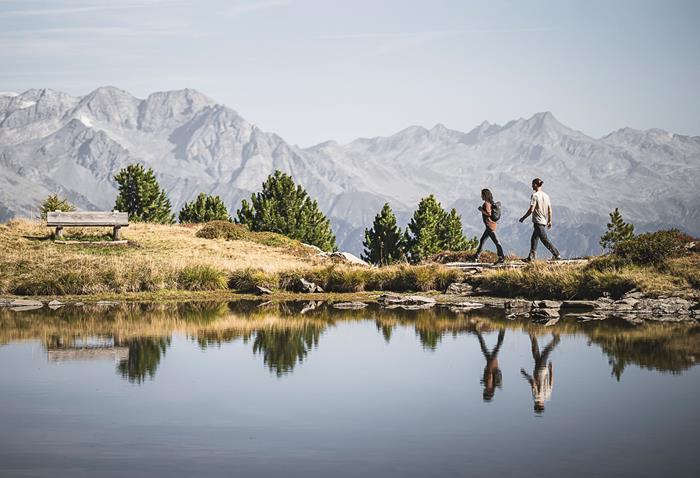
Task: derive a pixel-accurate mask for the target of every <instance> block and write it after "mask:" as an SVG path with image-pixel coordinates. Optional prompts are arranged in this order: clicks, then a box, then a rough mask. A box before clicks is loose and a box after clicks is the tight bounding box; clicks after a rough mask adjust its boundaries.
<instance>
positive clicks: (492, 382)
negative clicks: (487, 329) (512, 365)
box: [476, 329, 506, 402]
mask: <svg viewBox="0 0 700 478" xmlns="http://www.w3.org/2000/svg"><path fill="white" fill-rule="evenodd" d="M505 335H506V331H505V329H501V330H500V331H499V332H498V341H497V342H496V346H495V347H494V348H493V350H492V351H491V352H489V350H488V349H487V348H486V342H484V338H483V337H482V336H481V332H477V333H476V336H477V337H478V338H479V345H481V353H483V354H484V358H485V359H486V366H485V367H484V377H483V378H482V379H481V383H482V385H483V386H484V401H485V402H490V401H491V400H492V399H493V395H494V394H495V392H496V387H499V388H500V387H501V384H502V383H503V374H501V369H500V368H499V367H498V350H499V349H500V348H501V345H502V344H503V337H505Z"/></svg>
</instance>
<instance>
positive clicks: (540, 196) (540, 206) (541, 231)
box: [520, 178, 561, 262]
mask: <svg viewBox="0 0 700 478" xmlns="http://www.w3.org/2000/svg"><path fill="white" fill-rule="evenodd" d="M542 184H544V182H543V181H542V180H541V179H540V178H535V179H533V180H532V190H533V191H534V192H533V193H532V197H531V198H530V208H529V209H528V210H527V212H526V213H525V215H524V216H523V217H521V218H520V222H523V221H524V220H525V219H527V217H528V216H529V215H530V214H532V225H533V230H532V237H531V238H530V254H529V255H528V256H527V259H525V262H532V261H534V260H535V256H536V255H537V240H538V239H539V240H540V241H542V244H544V247H546V248H547V249H549V252H551V253H552V259H554V260H559V259H561V256H560V255H559V251H558V250H557V248H556V247H554V244H552V243H551V242H549V238H548V237H547V229H551V228H552V203H551V202H550V201H549V196H548V195H547V193H546V192H544V191H542Z"/></svg>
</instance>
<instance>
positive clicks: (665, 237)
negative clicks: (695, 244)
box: [613, 229, 693, 265]
mask: <svg viewBox="0 0 700 478" xmlns="http://www.w3.org/2000/svg"><path fill="white" fill-rule="evenodd" d="M692 241H693V238H692V237H690V236H688V235H687V234H684V233H682V232H681V231H679V230H678V229H670V230H668V231H656V232H648V233H645V234H640V235H639V236H635V237H633V238H632V239H629V240H626V241H622V242H619V243H617V245H616V246H615V249H614V250H613V252H614V254H615V255H616V256H618V257H620V258H622V259H626V260H628V261H630V262H631V263H633V264H637V265H660V264H662V263H663V262H664V261H665V260H666V259H668V258H670V257H677V256H679V255H682V254H683V253H685V252H686V249H685V246H686V245H687V244H688V243H690V242H692Z"/></svg>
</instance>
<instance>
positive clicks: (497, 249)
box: [489, 230, 505, 259]
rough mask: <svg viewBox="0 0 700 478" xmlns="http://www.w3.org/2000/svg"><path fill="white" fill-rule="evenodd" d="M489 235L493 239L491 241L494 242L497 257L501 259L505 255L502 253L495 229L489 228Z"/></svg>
mask: <svg viewBox="0 0 700 478" xmlns="http://www.w3.org/2000/svg"><path fill="white" fill-rule="evenodd" d="M489 236H491V240H492V241H493V243H494V244H496V252H498V258H499V259H503V258H504V257H505V256H504V255H503V248H502V247H501V243H500V242H499V241H498V236H497V235H496V231H491V230H489Z"/></svg>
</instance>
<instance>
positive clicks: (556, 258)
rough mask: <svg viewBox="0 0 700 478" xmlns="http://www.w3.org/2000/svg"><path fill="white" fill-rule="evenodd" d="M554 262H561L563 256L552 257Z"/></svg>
mask: <svg viewBox="0 0 700 478" xmlns="http://www.w3.org/2000/svg"><path fill="white" fill-rule="evenodd" d="M552 260H553V261H560V260H561V255H559V254H557V255H556V256H552Z"/></svg>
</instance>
